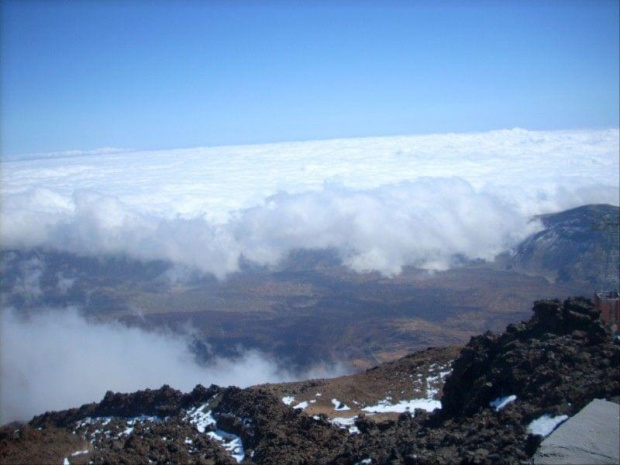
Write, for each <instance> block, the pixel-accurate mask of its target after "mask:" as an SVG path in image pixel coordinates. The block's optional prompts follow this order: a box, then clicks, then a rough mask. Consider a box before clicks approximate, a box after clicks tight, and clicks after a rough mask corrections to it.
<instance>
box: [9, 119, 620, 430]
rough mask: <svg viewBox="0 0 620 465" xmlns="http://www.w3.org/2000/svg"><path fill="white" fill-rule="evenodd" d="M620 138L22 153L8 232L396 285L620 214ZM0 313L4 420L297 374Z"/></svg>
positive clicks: (80, 247)
mask: <svg viewBox="0 0 620 465" xmlns="http://www.w3.org/2000/svg"><path fill="white" fill-rule="evenodd" d="M619 146H620V137H619V131H618V129H607V130H597V131H593V130H589V131H553V132H540V131H526V130H522V129H513V130H504V131H492V132H486V133H474V134H438V135H426V136H406V137H384V138H366V139H344V140H330V141H312V142H299V143H280V144H266V145H255V146H230V147H210V148H194V149H182V150H166V151H155V152H152V151H151V152H144V151H122V150H120V149H114V150H112V149H106V150H100V151H91V152H87V153H82V154H80V153H78V152H68V153H66V154H43V155H32V156H25V157H23V158H19V157H17V158H13V159H11V160H4V161H2V163H1V166H0V168H1V183H0V198H1V200H2V202H1V211H0V240H1V244H2V247H3V248H4V249H5V250H6V249H18V250H19V249H22V250H25V249H31V248H34V247H41V248H44V249H53V250H61V251H66V252H71V253H77V254H81V255H87V256H100V255H104V254H123V255H126V256H129V257H132V258H135V259H143V260H150V259H164V260H168V261H170V262H173V263H175V264H178V265H180V266H182V267H187V268H190V269H195V270H198V271H200V272H203V273H210V274H213V275H215V276H216V277H217V278H219V279H226V276H227V275H229V274H230V273H232V272H235V271H237V270H239V262H240V258H242V257H243V258H244V259H246V260H250V261H252V262H255V263H258V264H263V265H274V264H277V263H278V261H280V260H281V259H282V258H284V257H286V255H287V254H288V253H289V252H290V251H292V250H294V249H299V248H310V249H323V248H329V249H333V250H335V251H337V253H338V254H339V255H340V257H341V258H342V260H343V262H344V263H345V264H346V265H348V266H349V267H351V268H352V269H353V270H356V271H360V272H364V271H379V272H381V273H383V274H384V275H386V276H392V275H395V274H398V273H399V272H400V271H401V270H402V268H403V267H404V266H407V265H413V266H416V267H418V268H422V269H428V270H442V269H446V268H449V267H450V266H451V264H452V263H453V258H454V257H455V256H462V257H467V258H471V259H485V260H490V259H493V257H494V256H496V255H497V254H498V253H500V252H503V251H506V250H510V249H511V248H512V247H514V246H515V245H516V244H517V243H518V242H519V241H521V240H523V239H524V238H525V237H527V236H528V235H529V234H531V233H533V232H535V231H536V230H538V229H539V228H540V227H541V225H540V223H539V222H537V221H532V218H533V216H534V215H537V214H542V213H549V212H556V211H561V210H565V209H568V208H572V207H577V206H580V205H584V204H589V203H610V204H614V205H618V204H619V203H620V199H619V196H620V194H619V180H618V173H619V172H620V166H619V163H620V161H619V160H620V154H619ZM29 260H30V261H28V262H24V263H23V264H22V265H20V266H21V267H22V268H23V269H22V275H23V276H22V277H21V278H20V279H19V280H18V281H17V283H16V285H15V286H17V287H16V290H15V289H14V291H15V292H21V293H22V294H24V296H23V298H24V299H25V300H26V301H27V300H28V295H27V294H28V293H29V292H32V293H36V292H40V287H39V286H38V283H39V280H40V275H41V270H42V269H43V268H42V267H43V265H41V264H40V263H38V262H36V260H35V261H32V260H33V259H32V258H30V259H29ZM61 284H62V286H64V287H68V286H71V285H72V281H71V280H70V279H69V278H67V277H63V276H59V277H58V286H60V285H61ZM64 287H63V288H64ZM29 290H30V291H29ZM31 297H32V299H34V300H36V298H37V297H38V296H37V295H34V294H33V295H32V296H31ZM0 317H1V319H2V320H1V324H2V325H1V327H0V329H1V331H2V333H1V344H2V351H1V361H2V367H1V368H2V373H1V379H2V381H1V384H0V423H1V422H5V421H10V420H14V419H26V418H28V417H30V416H31V415H33V414H35V413H41V412H42V411H45V410H48V409H54V408H55V409H60V408H68V407H70V406H75V405H77V404H80V403H82V402H89V401H94V400H97V399H100V398H101V397H102V395H103V393H104V392H105V391H106V390H108V389H112V390H120V391H132V390H135V389H138V388H144V387H158V386H160V385H161V384H163V383H169V384H171V385H173V386H174V387H177V388H181V389H190V388H191V387H192V386H193V385H195V384H197V383H203V384H210V383H218V384H224V385H226V384H237V385H242V386H244V385H249V384H256V383H259V382H265V381H276V380H282V379H288V378H290V376H289V375H287V374H283V373H282V371H281V370H279V368H278V366H277V364H276V363H274V362H273V361H270V360H268V359H267V358H265V357H263V356H261V355H260V354H257V353H254V352H249V353H247V354H246V355H245V356H244V357H242V358H241V359H239V360H236V361H234V362H233V361H230V360H218V361H216V362H215V364H214V365H212V366H210V367H202V366H199V365H198V364H197V363H196V362H195V360H194V358H193V355H192V354H191V353H190V351H189V350H188V348H187V347H188V344H187V342H188V341H187V339H186V338H179V337H178V336H173V335H171V334H166V333H149V332H146V331H143V330H140V329H136V328H127V327H124V326H121V325H120V324H110V323H108V324H95V323H93V322H89V321H86V320H85V319H84V318H82V317H81V316H79V315H78V313H77V312H76V311H75V310H74V309H56V310H54V311H52V310H47V311H43V312H39V313H36V312H35V313H31V315H30V317H28V318H25V317H24V315H23V314H20V311H19V309H8V308H3V309H1V312H0Z"/></svg>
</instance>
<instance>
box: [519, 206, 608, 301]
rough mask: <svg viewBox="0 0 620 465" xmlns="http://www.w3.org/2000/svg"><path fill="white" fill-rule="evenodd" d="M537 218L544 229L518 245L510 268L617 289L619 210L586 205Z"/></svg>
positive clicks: (553, 278)
mask: <svg viewBox="0 0 620 465" xmlns="http://www.w3.org/2000/svg"><path fill="white" fill-rule="evenodd" d="M538 219H539V220H540V221H542V223H543V225H544V228H545V229H543V230H542V231H540V232H539V233H537V234H534V235H533V236H531V237H529V238H527V239H526V240H525V241H523V242H522V243H521V244H520V245H519V247H518V248H517V250H516V253H515V255H514V256H512V257H511V258H510V260H509V264H508V266H509V267H510V268H511V269H515V270H520V271H526V272H529V273H532V274H536V275H543V276H547V277H548V278H550V279H552V280H557V281H560V282H571V281H572V282H586V283H588V284H590V285H592V286H593V287H597V288H600V289H615V288H616V287H617V286H618V273H619V268H618V267H619V263H618V249H619V248H620V241H619V239H618V222H619V220H620V208H618V207H615V206H612V205H585V206H583V207H578V208H574V209H572V210H567V211H563V212H560V213H553V214H548V215H542V216H540V217H539V218H538Z"/></svg>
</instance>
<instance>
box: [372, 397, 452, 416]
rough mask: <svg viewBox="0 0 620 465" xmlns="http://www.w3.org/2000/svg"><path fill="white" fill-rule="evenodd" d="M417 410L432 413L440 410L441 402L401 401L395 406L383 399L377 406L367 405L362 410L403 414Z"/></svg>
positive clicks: (430, 400) (422, 400) (426, 400)
mask: <svg viewBox="0 0 620 465" xmlns="http://www.w3.org/2000/svg"><path fill="white" fill-rule="evenodd" d="M417 408H419V409H423V410H426V411H427V412H432V411H433V410H435V409H438V408H441V402H439V401H438V400H433V399H411V400H401V401H400V402H398V403H397V404H391V403H390V402H389V401H388V400H387V399H384V400H380V401H379V403H378V404H377V405H369V406H368V407H364V408H363V409H362V410H363V411H364V412H370V413H388V412H395V413H403V412H407V411H409V412H411V413H413V411H414V410H415V409H417Z"/></svg>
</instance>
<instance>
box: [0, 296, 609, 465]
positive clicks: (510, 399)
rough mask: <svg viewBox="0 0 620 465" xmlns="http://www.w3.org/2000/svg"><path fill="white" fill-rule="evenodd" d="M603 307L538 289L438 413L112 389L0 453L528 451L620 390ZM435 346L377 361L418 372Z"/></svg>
mask: <svg viewBox="0 0 620 465" xmlns="http://www.w3.org/2000/svg"><path fill="white" fill-rule="evenodd" d="M598 316H599V315H598V311H597V310H596V309H595V308H593V306H592V304H591V303H590V302H589V301H587V300H585V299H581V298H577V299H569V300H567V301H565V302H560V301H539V302H537V303H536V304H535V305H534V315H533V317H532V318H531V319H530V320H529V321H527V322H525V323H521V324H514V325H510V326H509V327H508V328H507V329H506V331H505V332H504V333H503V334H501V335H497V334H493V333H486V334H484V335H482V336H477V337H474V338H472V339H471V341H470V342H469V343H468V344H467V345H466V346H465V347H464V348H463V349H462V350H461V352H460V355H459V356H458V358H457V359H456V360H455V361H454V362H453V363H452V373H451V374H449V375H448V376H447V377H446V378H445V385H444V387H443V398H442V400H441V405H442V408H441V409H437V410H435V411H434V412H432V413H429V412H426V411H424V410H420V409H415V410H414V411H406V412H404V413H401V414H400V415H399V416H398V418H396V419H395V420H387V421H379V420H380V419H381V418H382V417H380V416H374V415H373V414H371V413H366V414H364V413H359V414H358V415H356V416H355V417H351V425H354V427H351V428H342V427H339V425H337V424H334V421H333V419H331V418H330V416H332V414H330V415H329V416H328V415H326V414H318V415H314V416H311V415H310V414H308V413H306V411H304V407H303V406H297V408H293V407H292V406H289V405H286V404H285V403H284V402H283V399H281V398H280V393H281V392H288V391H287V389H289V390H290V389H291V388H293V389H298V391H295V392H301V391H300V390H299V389H300V386H297V387H295V386H288V387H287V386H286V385H283V386H282V388H281V389H282V391H277V390H274V387H273V386H271V387H269V386H267V387H256V388H249V389H243V390H242V389H238V388H234V387H231V388H220V387H217V386H211V387H209V388H205V387H202V386H197V387H196V388H195V389H194V390H193V391H192V392H190V393H187V394H184V393H181V392H179V391H177V390H174V389H172V388H170V387H168V386H164V387H162V388H161V389H158V390H146V391H139V392H136V393H134V394H115V393H112V392H108V393H107V394H106V395H105V397H104V399H103V400H102V401H101V402H100V403H93V404H87V405H84V406H82V407H80V408H77V409H72V410H66V411H62V412H49V413H45V414H43V415H40V416H38V417H35V418H34V419H32V420H31V421H30V423H29V424H27V425H8V426H5V427H3V428H2V429H1V431H0V462H2V463H7V464H8V463H59V464H60V463H63V461H64V463H96V464H97V463H127V464H129V463H152V462H156V463H205V464H207V463H211V464H214V463H222V464H227V463H236V462H239V461H241V462H243V463H308V464H310V463H411V464H425V463H429V464H430V463H497V464H502V463H507V464H508V463H523V462H524V461H527V460H528V459H529V457H531V456H532V454H533V453H534V452H535V450H536V448H537V446H538V444H539V443H540V441H541V440H542V436H541V435H540V434H533V433H535V432H536V431H537V430H536V429H535V428H533V426H532V425H533V423H532V422H533V421H534V420H539V421H540V420H545V419H546V420H551V421H555V422H556V423H557V422H558V421H560V420H561V419H565V418H567V417H570V416H572V415H574V414H576V413H577V412H578V411H579V410H580V409H581V408H582V407H584V406H585V405H586V404H587V403H588V402H589V401H591V400H592V399H594V398H606V399H610V400H613V401H615V402H618V401H619V399H620V373H619V368H620V345H619V343H618V341H617V340H615V341H614V340H613V339H612V338H611V336H610V334H609V333H608V332H607V330H606V329H605V328H604V327H603V325H602V324H601V322H600V321H599V319H598ZM432 353H433V352H432V351H431V352H427V353H426V355H424V356H423V357H422V358H420V359H416V358H415V356H414V358H413V359H412V358H409V360H408V361H406V362H405V363H404V364H399V363H393V364H391V365H389V366H384V367H381V370H383V371H385V370H386V369H387V370H390V368H389V367H390V366H391V367H392V369H393V370H394V373H389V374H386V376H392V377H401V378H402V377H405V378H409V379H413V378H416V377H417V375H418V374H419V373H418V372H417V370H418V368H423V367H426V368H425V369H426V370H428V368H429V364H428V360H426V358H428V356H429V354H432ZM438 353H439V354H442V355H441V357H442V359H441V361H442V362H443V361H445V356H446V354H445V353H443V352H441V351H440V352H438ZM425 360H426V361H425ZM403 367H408V368H407V370H408V371H405V370H403ZM397 373H398V374H397ZM425 373H427V372H425ZM371 374H372V370H370V371H368V372H367V375H366V377H365V378H364V377H360V378H358V379H359V381H360V384H363V383H364V381H363V380H364V379H366V380H371V379H373V378H372V376H371ZM440 378H441V377H439V379H440ZM435 379H437V378H435ZM321 382H322V381H320V382H318V385H320V386H321V389H327V387H326V386H325V384H320V383H321ZM369 386H370V384H369V385H368V386H363V385H360V386H358V387H357V388H358V389H359V390H360V391H364V389H366V390H367V391H368V390H369V389H371V388H370V387H369ZM376 386H377V385H376V384H375V388H374V389H377V387H376ZM302 387H303V386H302ZM276 392H278V395H276V394H275V393H276ZM385 394H386V393H383V395H385ZM315 395H316V394H315ZM362 405H363V404H362ZM334 408H335V410H345V406H344V405H341V406H334ZM334 414H338V415H340V414H342V413H341V412H334Z"/></svg>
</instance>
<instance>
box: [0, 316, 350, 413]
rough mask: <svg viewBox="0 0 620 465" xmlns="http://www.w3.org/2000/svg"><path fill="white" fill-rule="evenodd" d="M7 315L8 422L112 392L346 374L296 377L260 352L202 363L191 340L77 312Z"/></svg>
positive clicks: (1, 326) (1, 332) (4, 407)
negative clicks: (100, 320) (97, 320)
mask: <svg viewBox="0 0 620 465" xmlns="http://www.w3.org/2000/svg"><path fill="white" fill-rule="evenodd" d="M0 318H1V320H0V338H1V340H2V352H1V355H0V359H1V362H2V363H1V373H0V424H4V423H7V422H10V421H15V420H17V421H24V420H28V419H30V418H31V417H32V416H34V415H37V414H41V413H44V412H45V411H49V410H60V409H66V408H70V407H77V406H80V405H82V404H84V403H88V402H94V401H99V400H101V398H102V397H103V395H104V394H105V392H106V391H108V390H112V391H118V392H132V391H135V390H138V389H145V388H159V387H161V386H162V385H163V384H169V385H171V386H172V387H174V388H177V389H181V390H184V391H189V390H191V389H192V388H193V387H194V386H195V385H196V384H203V385H207V386H208V385H210V384H218V385H221V386H228V385H235V386H240V387H247V386H250V385H255V384H260V383H266V382H281V381H291V380H294V379H306V378H313V377H315V378H316V377H333V376H340V375H342V374H344V373H345V372H346V371H345V370H344V369H343V368H342V367H335V368H333V369H331V370H326V369H316V370H310V371H308V372H307V373H303V374H296V375H295V374H292V373H289V372H287V371H286V370H284V369H282V368H281V367H280V366H279V365H278V363H276V362H275V361H273V360H270V359H269V358H268V357H267V356H265V355H264V354H261V353H259V352H257V351H247V352H245V353H243V354H242V355H241V356H240V357H239V358H235V359H224V358H216V359H214V360H212V361H211V362H210V363H209V365H208V366H201V365H199V364H198V363H197V362H196V356H195V354H194V353H192V351H191V350H190V349H189V338H188V337H183V336H181V335H178V334H172V333H167V332H147V331H145V330H142V329H138V328H129V327H127V326H124V325H122V324H120V323H93V322H89V321H87V320H86V319H84V318H83V317H82V316H80V315H79V313H78V311H77V310H76V309H46V310H42V311H39V312H35V313H32V312H31V313H30V315H29V316H28V317H27V318H26V317H24V316H23V315H20V314H19V313H18V312H17V311H15V310H13V309H5V310H2V311H0Z"/></svg>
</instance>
